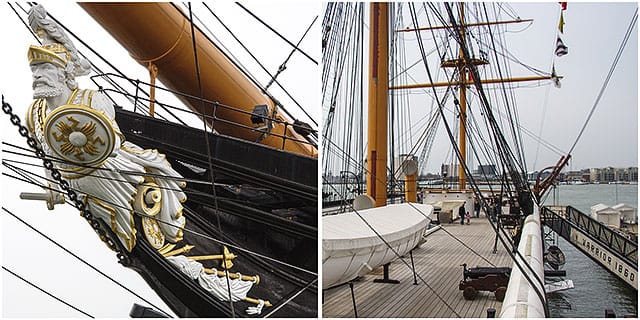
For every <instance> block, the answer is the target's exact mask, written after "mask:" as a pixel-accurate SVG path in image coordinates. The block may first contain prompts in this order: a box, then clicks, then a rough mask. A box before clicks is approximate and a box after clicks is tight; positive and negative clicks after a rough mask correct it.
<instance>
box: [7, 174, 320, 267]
mask: <svg viewBox="0 0 640 320" xmlns="http://www.w3.org/2000/svg"><path fill="white" fill-rule="evenodd" d="M25 173H27V174H30V175H32V176H34V177H38V178H41V179H43V180H45V181H47V182H52V183H55V184H60V183H58V182H57V181H56V180H53V179H49V178H46V177H43V176H41V175H38V174H35V173H33V172H25ZM2 175H4V176H7V177H10V178H13V179H16V180H19V181H23V182H26V183H29V184H33V185H35V186H38V187H40V188H42V189H45V190H51V191H58V189H56V188H53V187H49V186H45V185H41V184H38V183H34V182H32V181H29V180H28V179H23V178H19V177H16V176H13V175H11V174H8V173H6V172H3V173H2ZM69 190H71V191H73V192H80V190H77V189H74V188H71V187H69ZM86 194H87V195H88V196H90V197H92V198H96V199H98V200H100V201H101V202H104V203H105V204H108V205H111V206H114V207H119V208H123V209H126V210H130V209H129V208H128V207H126V206H123V205H121V204H118V203H113V202H112V201H109V200H107V199H102V198H100V197H98V196H96V195H93V194H90V193H86ZM184 209H186V211H187V212H188V213H189V214H193V215H196V213H195V212H193V211H191V209H189V207H185V208H184ZM131 212H133V213H134V214H135V215H137V216H139V217H145V218H149V219H152V220H155V221H156V222H158V223H163V224H165V225H168V226H171V227H176V228H181V229H182V230H184V231H185V232H188V233H191V234H193V235H196V236H199V237H202V238H204V239H207V240H211V241H213V242H215V243H218V244H220V245H223V246H227V247H229V248H232V249H235V250H237V251H240V252H244V253H247V254H250V255H253V256H256V257H260V258H262V259H265V260H269V261H272V262H275V263H278V264H280V265H283V266H285V267H289V268H292V269H295V270H298V271H301V272H304V273H307V274H310V275H313V276H317V275H318V274H317V273H316V272H313V271H309V270H306V269H304V268H300V267H298V266H295V265H292V264H289V263H286V262H284V261H280V260H277V259H275V258H271V257H268V256H265V255H263V254H260V253H257V252H254V251H251V250H248V249H245V248H242V247H239V246H237V245H234V244H232V243H229V242H225V241H222V240H219V239H216V238H213V237H211V236H208V235H206V234H203V233H200V232H198V231H195V230H191V229H189V228H186V227H181V226H179V225H175V224H172V223H169V222H166V221H163V220H161V219H159V218H158V217H152V216H148V215H146V214H144V213H142V212H138V211H136V210H131Z"/></svg>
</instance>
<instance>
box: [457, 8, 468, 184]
mask: <svg viewBox="0 0 640 320" xmlns="http://www.w3.org/2000/svg"><path fill="white" fill-rule="evenodd" d="M460 40H461V41H462V45H460V50H459V53H458V55H459V59H460V60H461V61H464V51H463V50H462V48H463V47H464V46H466V42H467V40H466V34H465V28H464V2H460ZM458 71H459V72H460V73H459V74H460V141H459V142H458V143H459V144H460V165H459V166H458V176H459V177H460V190H465V189H466V188H467V176H466V174H465V171H464V167H465V165H466V163H467V86H465V85H464V82H465V81H466V80H467V68H466V64H460V65H458Z"/></svg>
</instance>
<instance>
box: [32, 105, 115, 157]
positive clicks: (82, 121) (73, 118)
mask: <svg viewBox="0 0 640 320" xmlns="http://www.w3.org/2000/svg"><path fill="white" fill-rule="evenodd" d="M44 135H45V139H46V140H47V144H48V145H49V147H50V148H51V150H52V151H53V152H54V153H55V156H57V157H59V158H62V159H64V160H66V161H69V162H71V163H75V164H80V165H86V166H98V165H101V164H102V163H104V161H105V160H107V158H108V157H109V155H111V153H112V152H113V148H114V147H115V141H116V140H115V131H114V129H113V126H112V125H111V121H110V120H109V119H108V118H107V117H106V116H105V115H104V114H103V113H102V112H101V111H98V110H95V109H91V108H88V107H85V106H79V105H64V106H61V107H58V108H56V109H55V110H53V112H51V113H50V114H49V115H48V116H47V117H46V119H45V121H44Z"/></svg>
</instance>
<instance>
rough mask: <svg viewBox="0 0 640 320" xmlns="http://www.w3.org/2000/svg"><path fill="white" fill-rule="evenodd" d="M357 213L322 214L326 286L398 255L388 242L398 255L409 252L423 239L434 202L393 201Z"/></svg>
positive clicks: (324, 282)
mask: <svg viewBox="0 0 640 320" xmlns="http://www.w3.org/2000/svg"><path fill="white" fill-rule="evenodd" d="M358 213H359V214H360V216H362V218H360V217H359V216H358V215H357V214H356V213H354V212H350V213H344V214H339V215H334V216H325V217H323V218H322V272H323V273H322V276H323V280H322V287H323V288H329V287H332V286H335V285H338V284H341V283H344V282H347V281H350V280H352V279H354V278H356V277H357V276H358V275H362V274H364V273H366V272H368V271H370V270H369V268H368V267H370V268H376V267H378V266H380V265H383V264H385V263H388V262H390V261H393V260H394V259H396V258H397V256H396V255H395V253H394V252H393V251H392V250H390V249H389V248H388V246H387V244H385V242H387V243H388V244H389V245H390V246H391V247H392V248H393V249H394V250H395V251H396V252H397V253H398V254H399V255H404V254H405V253H407V252H409V251H410V250H411V249H413V248H414V247H415V246H416V245H417V244H418V243H419V242H420V240H421V239H422V234H423V232H424V231H425V230H426V228H427V226H428V225H429V221H430V218H431V215H432V214H433V206H431V205H425V204H417V203H411V204H408V203H403V204H392V205H388V206H385V207H378V208H371V209H366V210H359V211H358ZM363 219H364V221H363ZM365 221H366V223H365ZM367 224H368V225H367ZM374 230H375V232H374ZM376 232H377V233H378V234H379V235H380V236H381V237H382V239H384V241H383V240H382V239H381V238H380V237H379V236H378V235H376ZM367 266H368V267H367Z"/></svg>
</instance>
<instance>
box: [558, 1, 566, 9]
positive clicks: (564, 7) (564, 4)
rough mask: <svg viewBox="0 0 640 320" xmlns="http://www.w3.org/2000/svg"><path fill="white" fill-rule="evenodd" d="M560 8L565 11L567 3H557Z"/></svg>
mask: <svg viewBox="0 0 640 320" xmlns="http://www.w3.org/2000/svg"><path fill="white" fill-rule="evenodd" d="M558 3H559V4H560V5H561V6H562V10H567V3H566V2H558Z"/></svg>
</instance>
